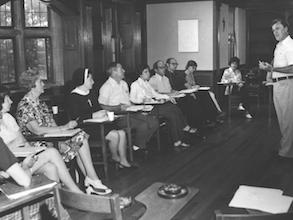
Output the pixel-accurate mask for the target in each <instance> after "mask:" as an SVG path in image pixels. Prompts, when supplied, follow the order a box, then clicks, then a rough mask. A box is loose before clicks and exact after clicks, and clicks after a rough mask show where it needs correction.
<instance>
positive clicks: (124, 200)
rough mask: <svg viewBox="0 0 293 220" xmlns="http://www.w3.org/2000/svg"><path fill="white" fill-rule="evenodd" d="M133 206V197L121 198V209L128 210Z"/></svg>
mask: <svg viewBox="0 0 293 220" xmlns="http://www.w3.org/2000/svg"><path fill="white" fill-rule="evenodd" d="M131 204H132V198H131V197H119V206H120V209H124V208H127V207H129V206H130V205H131Z"/></svg>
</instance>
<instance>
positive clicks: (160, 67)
mask: <svg viewBox="0 0 293 220" xmlns="http://www.w3.org/2000/svg"><path fill="white" fill-rule="evenodd" d="M158 68H159V69H165V68H166V67H164V66H158Z"/></svg>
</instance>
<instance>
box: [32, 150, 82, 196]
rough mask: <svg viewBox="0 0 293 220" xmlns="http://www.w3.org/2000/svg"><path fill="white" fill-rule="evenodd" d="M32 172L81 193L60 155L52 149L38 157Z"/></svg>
mask: <svg viewBox="0 0 293 220" xmlns="http://www.w3.org/2000/svg"><path fill="white" fill-rule="evenodd" d="M32 171H37V172H38V173H44V174H45V175H46V176H47V177H48V178H49V179H52V180H54V181H58V182H59V179H60V180H61V181H62V183H64V185H65V186H66V187H67V188H69V189H70V190H71V191H73V192H79V193H81V190H80V189H79V188H78V187H77V185H76V184H75V182H74V181H73V179H72V178H71V176H70V174H69V172H68V170H67V167H66V165H65V163H64V161H63V160H62V157H61V155H60V154H59V152H58V151H57V150H56V149H54V148H48V149H47V150H46V151H44V152H42V153H40V154H39V155H38V160H37V161H36V163H35V164H34V166H33V167H32Z"/></svg>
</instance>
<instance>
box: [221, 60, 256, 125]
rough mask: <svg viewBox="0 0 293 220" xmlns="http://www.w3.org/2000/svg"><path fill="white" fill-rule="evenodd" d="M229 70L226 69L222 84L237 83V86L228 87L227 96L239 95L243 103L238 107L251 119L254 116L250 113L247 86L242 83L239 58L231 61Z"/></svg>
mask: <svg viewBox="0 0 293 220" xmlns="http://www.w3.org/2000/svg"><path fill="white" fill-rule="evenodd" d="M228 64H229V66H230V67H229V68H228V69H225V71H224V73H223V76H222V79H221V82H222V83H235V84H236V85H235V86H234V85H231V86H227V87H226V90H225V95H228V94H231V93H232V94H239V95H240V98H241V102H240V104H239V106H238V110H240V111H245V117H246V118H248V119H251V118H252V116H251V114H250V113H249V107H250V106H249V101H248V94H247V90H246V87H245V84H244V83H243V81H242V74H241V72H240V70H239V69H238V67H239V64H240V59H239V58H238V57H232V58H231V59H230V60H229V63H228Z"/></svg>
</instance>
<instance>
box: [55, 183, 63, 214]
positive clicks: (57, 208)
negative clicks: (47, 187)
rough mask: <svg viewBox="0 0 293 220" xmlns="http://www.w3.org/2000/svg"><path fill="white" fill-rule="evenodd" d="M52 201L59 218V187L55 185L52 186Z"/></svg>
mask: <svg viewBox="0 0 293 220" xmlns="http://www.w3.org/2000/svg"><path fill="white" fill-rule="evenodd" d="M53 193H54V201H55V207H56V211H57V215H58V220H61V209H62V207H61V200H60V194H59V189H58V187H57V186H55V187H54V191H53Z"/></svg>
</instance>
